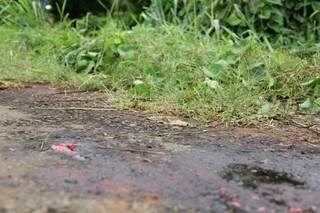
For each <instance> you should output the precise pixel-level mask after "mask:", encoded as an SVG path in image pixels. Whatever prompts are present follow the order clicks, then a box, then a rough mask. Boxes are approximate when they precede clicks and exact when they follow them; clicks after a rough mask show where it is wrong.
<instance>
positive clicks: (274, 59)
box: [0, 21, 320, 124]
mask: <svg viewBox="0 0 320 213" xmlns="http://www.w3.org/2000/svg"><path fill="white" fill-rule="evenodd" d="M0 40H1V42H0V56H1V57H0V58H1V59H0V66H1V72H0V79H14V80H15V81H18V82H23V81H45V82H49V83H51V84H54V85H59V86H64V87H77V88H80V89H88V90H104V91H107V92H108V93H109V95H110V96H109V97H113V98H112V102H113V103H115V104H120V105H125V106H129V107H134V108H139V109H151V110H159V111H162V112H166V113H175V114H178V115H182V116H186V117H192V118H195V119H199V120H203V121H210V120H218V121H223V122H226V123H228V124H248V123H254V122H259V121H262V120H266V119H271V118H275V117H277V118H281V117H285V116H286V115H287V114H288V113H290V112H293V111H296V110H304V111H309V112H313V113H316V112H318V111H319V110H320V108H319V105H318V102H319V91H320V87H319V85H320V84H319V62H318V59H319V57H320V55H319V54H315V55H311V56H309V57H307V58H301V57H298V56H296V55H294V54H290V53H289V52H288V51H287V50H284V51H281V50H277V51H274V52H270V51H268V50H267V49H266V48H265V47H264V46H263V45H261V44H260V43H259V42H257V41H256V40H255V39H254V38H253V37H252V38H247V39H242V40H239V41H237V42H234V41H232V40H224V41H223V40H217V39H215V38H212V37H208V36H201V37H199V36H197V35H196V34H194V33H192V32H186V31H184V30H183V29H181V28H180V27H179V26H165V27H150V26H146V25H140V26H137V27H134V28H133V29H131V30H124V29H122V28H121V27H119V26H117V25H116V24H115V23H114V22H112V21H108V23H107V24H106V25H105V27H104V28H103V29H102V30H100V31H99V32H96V34H95V35H94V36H87V35H81V34H79V33H77V32H75V30H74V29H72V28H71V27H69V28H68V27H67V28H66V27H65V26H59V25H57V26H55V27H53V28H52V27H51V28H48V27H40V28H34V29H31V28H24V29H17V28H13V27H4V26H2V27H1V28H0ZM88 42H89V43H90V45H88ZM100 45H104V46H103V48H102V50H101V49H99V48H98V47H99V46H100ZM101 51H103V53H101ZM100 53H101V54H103V57H102V61H101V60H100V61H98V59H97V56H96V55H97V54H100ZM90 54H91V55H92V57H91V58H90V57H89V55H90ZM77 60H78V61H77ZM91 62H92V64H93V67H92V66H91V65H90V64H91ZM81 63H82V64H84V67H85V69H83V68H81V67H80V65H79V64H81ZM96 65H97V67H96V68H94V67H95V66H96ZM87 66H89V68H90V69H86V68H88V67H87ZM80 68H81V69H80ZM114 97H118V98H114Z"/></svg>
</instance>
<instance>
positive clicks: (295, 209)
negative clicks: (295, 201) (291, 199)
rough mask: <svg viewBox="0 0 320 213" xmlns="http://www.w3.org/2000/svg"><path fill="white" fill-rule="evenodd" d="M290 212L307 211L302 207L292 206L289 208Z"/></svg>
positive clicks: (300, 212) (302, 212)
mask: <svg viewBox="0 0 320 213" xmlns="http://www.w3.org/2000/svg"><path fill="white" fill-rule="evenodd" d="M289 212H290V213H305V211H304V210H303V209H301V208H293V207H291V208H290V209H289Z"/></svg>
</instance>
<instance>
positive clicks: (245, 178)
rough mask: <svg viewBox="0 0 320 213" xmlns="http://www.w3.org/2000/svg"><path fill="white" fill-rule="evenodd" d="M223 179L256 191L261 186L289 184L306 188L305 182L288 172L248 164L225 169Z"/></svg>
mask: <svg viewBox="0 0 320 213" xmlns="http://www.w3.org/2000/svg"><path fill="white" fill-rule="evenodd" d="M221 176H222V178H224V179H225V180H227V181H229V182H230V181H233V182H236V183H238V184H240V185H241V186H243V187H245V188H250V189H256V188H258V187H259V185H260V184H287V185H290V186H293V187H295V188H302V187H304V186H305V183H304V182H303V181H300V180H297V179H296V178H295V177H294V176H293V175H291V174H289V173H286V172H278V171H274V170H270V169H264V168H260V167H258V166H249V165H246V164H231V165H228V166H227V167H226V168H224V170H223V172H222V173H221Z"/></svg>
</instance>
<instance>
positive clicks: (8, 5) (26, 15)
mask: <svg viewBox="0 0 320 213" xmlns="http://www.w3.org/2000/svg"><path fill="white" fill-rule="evenodd" d="M0 8H1V10H0V23H2V24H7V25H14V26H24V27H37V26H39V25H43V24H44V23H46V20H47V19H46V15H45V13H44V11H43V10H42V9H41V6H40V1H31V0H1V1H0Z"/></svg>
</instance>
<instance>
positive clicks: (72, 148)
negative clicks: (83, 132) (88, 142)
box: [51, 144, 77, 155]
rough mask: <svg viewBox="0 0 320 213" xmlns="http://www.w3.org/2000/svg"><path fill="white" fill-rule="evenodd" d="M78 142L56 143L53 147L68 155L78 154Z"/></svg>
mask: <svg viewBox="0 0 320 213" xmlns="http://www.w3.org/2000/svg"><path fill="white" fill-rule="evenodd" d="M76 148H77V145H76V144H54V145H52V146H51V149H52V150H53V151H55V152H60V153H64V154H67V155H74V154H76Z"/></svg>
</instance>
